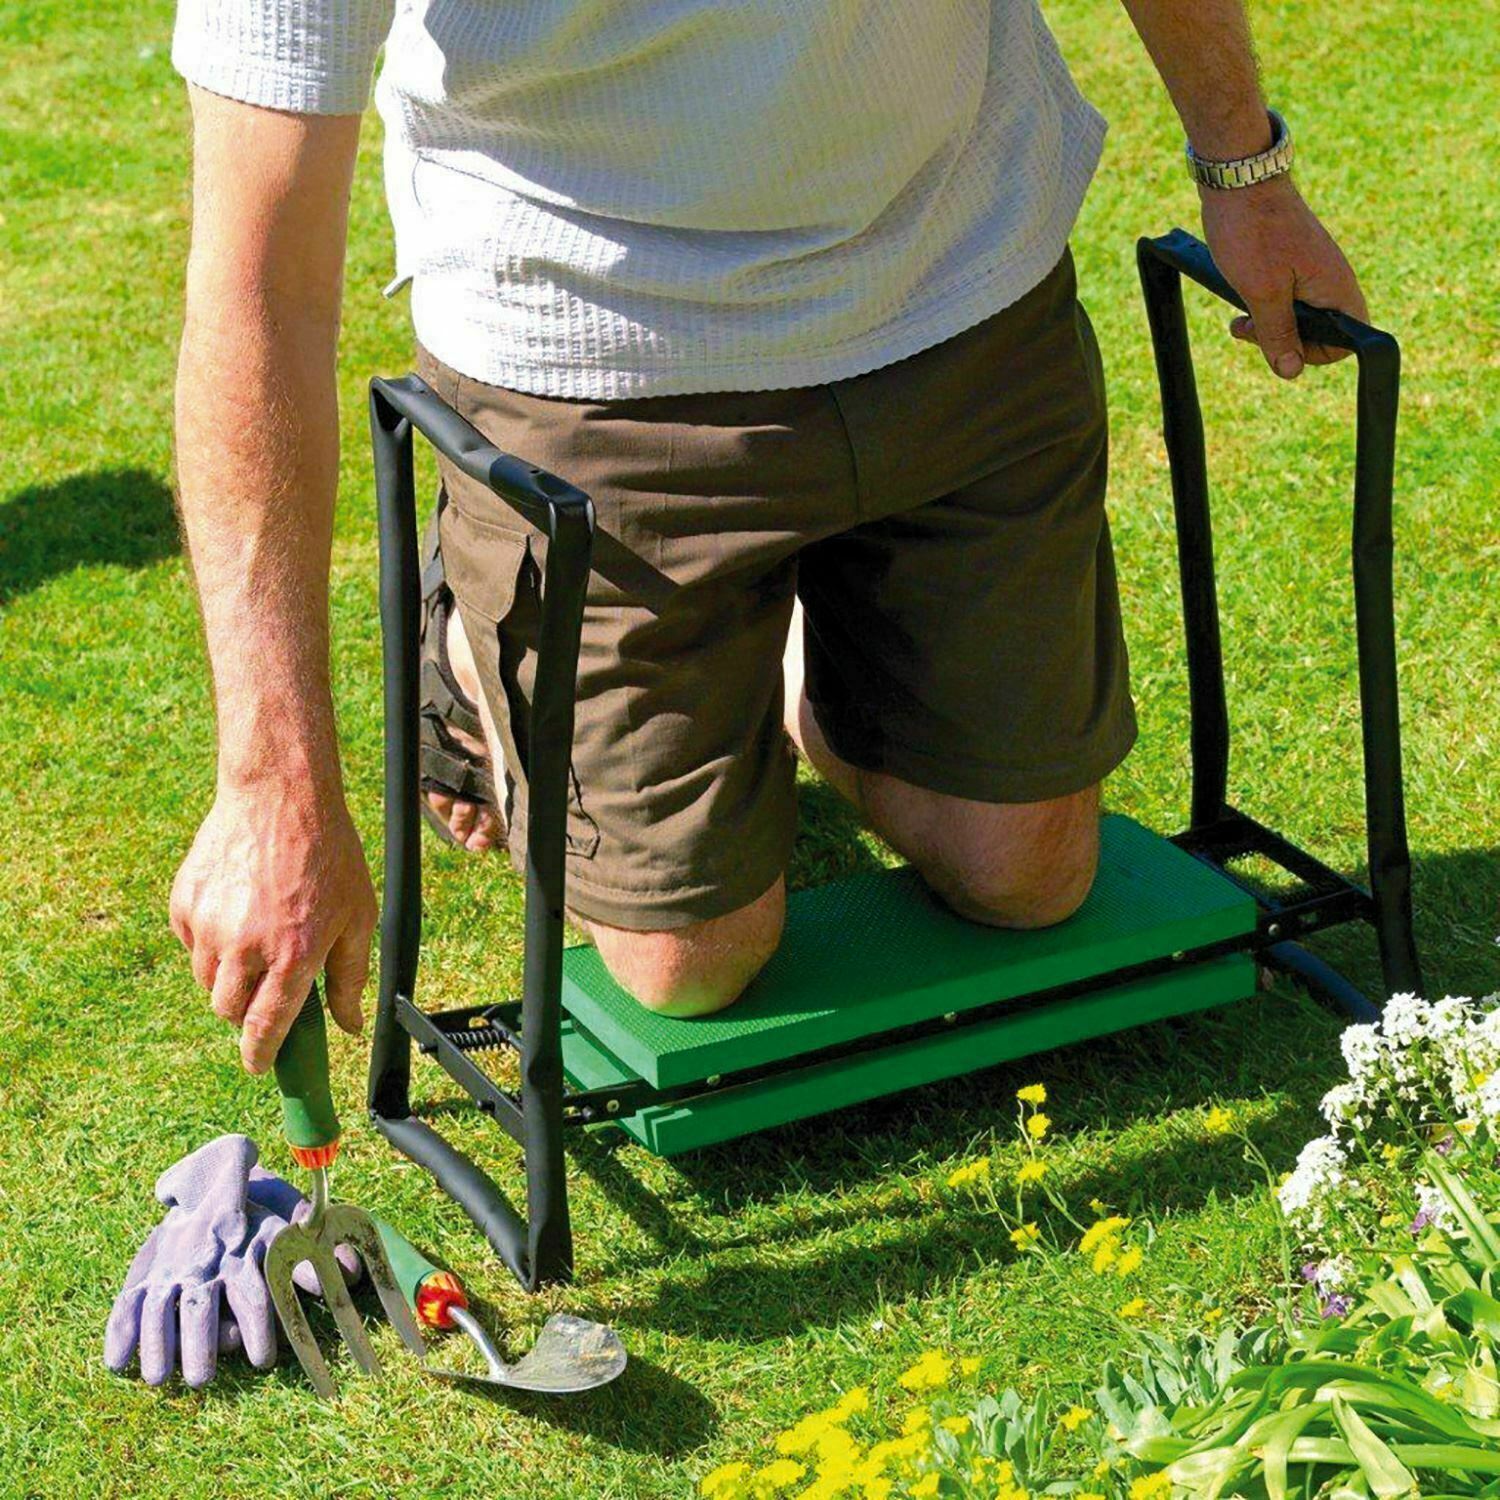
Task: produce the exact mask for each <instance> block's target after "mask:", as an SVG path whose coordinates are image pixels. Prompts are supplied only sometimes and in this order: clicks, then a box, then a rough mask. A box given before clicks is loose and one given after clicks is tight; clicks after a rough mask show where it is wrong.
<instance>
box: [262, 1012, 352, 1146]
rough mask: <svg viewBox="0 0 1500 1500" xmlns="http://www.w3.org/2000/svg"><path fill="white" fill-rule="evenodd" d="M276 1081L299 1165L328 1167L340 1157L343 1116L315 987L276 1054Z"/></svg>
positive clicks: (285, 1121)
mask: <svg viewBox="0 0 1500 1500" xmlns="http://www.w3.org/2000/svg"><path fill="white" fill-rule="evenodd" d="M276 1082H277V1085H278V1086H279V1087H280V1089H281V1122H282V1128H283V1129H284V1130H285V1132H286V1138H287V1144H288V1145H289V1146H291V1148H292V1155H293V1156H294V1157H296V1159H297V1164H298V1166H301V1167H305V1168H308V1169H309V1170H311V1169H313V1168H316V1167H326V1166H328V1165H329V1164H330V1163H331V1162H332V1161H333V1159H334V1157H335V1156H337V1155H338V1149H339V1117H338V1113H337V1111H335V1109H334V1107H333V1093H332V1091H331V1090H330V1088H329V1086H328V1025H327V1022H325V1021H324V1019H323V1002H322V1000H321V999H320V998H319V997H318V987H317V985H316V984H315V985H313V987H312V988H311V989H310V990H309V991H308V992H307V999H306V1000H304V1001H303V1002H302V1009H301V1010H299V1011H298V1012H297V1019H296V1020H295V1021H293V1022H292V1029H291V1030H290V1031H288V1032H287V1034H286V1039H285V1040H284V1041H283V1042H282V1044H281V1051H280V1052H278V1053H277V1054H276Z"/></svg>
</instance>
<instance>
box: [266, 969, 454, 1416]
mask: <svg viewBox="0 0 1500 1500" xmlns="http://www.w3.org/2000/svg"><path fill="white" fill-rule="evenodd" d="M276 1082H277V1084H278V1086H279V1087H280V1089H281V1112H282V1122H283V1126H284V1128H285V1131H286V1138H287V1144H288V1145H289V1146H290V1147H291V1150H292V1156H293V1157H294V1158H295V1159H296V1162H297V1165H298V1166H299V1167H304V1168H306V1169H307V1170H308V1171H309V1172H311V1173H312V1191H311V1193H310V1194H309V1195H308V1196H309V1197H310V1198H311V1200H312V1212H311V1213H310V1214H309V1215H308V1217H307V1219H306V1220H305V1221H304V1222H303V1223H301V1224H292V1225H289V1226H288V1227H287V1228H285V1229H283V1230H282V1231H281V1233H280V1234H278V1235H277V1236H276V1238H275V1239H274V1240H273V1241H272V1242H271V1248H270V1250H269V1251H268V1252H267V1254H266V1284H267V1286H268V1287H269V1288H270V1292H271V1300H272V1301H273V1302H274V1303H275V1305H276V1312H277V1314H278V1316H279V1317H280V1319H281V1326H282V1328H283V1329H284V1330H285V1331H286V1337H287V1342H288V1343H289V1344H290V1345H291V1346H292V1350H293V1352H294V1353H295V1354H296V1356H297V1359H298V1362H299V1363H300V1364H301V1366H302V1368H303V1369H304V1370H305V1371H306V1372H307V1378H308V1379H309V1380H310V1381H311V1382H312V1385H313V1389H314V1390H316V1391H317V1393H318V1394H319V1395H320V1396H324V1397H332V1396H333V1395H334V1394H335V1391H334V1384H333V1377H332V1376H331V1375H330V1374H329V1372H328V1365H327V1363H326V1362H325V1361H324V1359H323V1355H322V1353H321V1351H320V1350H319V1349H318V1341H317V1339H316V1338H315V1337H314V1335H313V1331H312V1325H311V1324H310V1323H309V1322H308V1320H307V1314H306V1312H305V1311H304V1310H303V1307H302V1303H301V1302H300V1301H299V1300H298V1297H297V1288H296V1286H295V1285H294V1284H293V1282H292V1272H293V1271H294V1270H295V1269H296V1268H297V1266H298V1265H299V1264H300V1263H301V1262H303V1261H307V1262H309V1263H310V1264H311V1265H312V1268H313V1270H314V1271H316V1272H317V1274H318V1284H319V1285H320V1287H321V1288H322V1291H323V1301H324V1303H325V1304H326V1305H327V1307H328V1311H329V1312H330V1313H331V1314H332V1315H333V1321H334V1323H335V1324H336V1325H337V1326H338V1330H339V1333H340V1334H341V1335H342V1337H343V1340H344V1342H345V1344H347V1345H348V1346H349V1352H350V1353H351V1354H352V1355H353V1356H354V1362H355V1363H356V1364H357V1365H358V1366H359V1367H360V1369H362V1370H363V1371H364V1372H365V1374H367V1375H370V1376H374V1377H376V1378H379V1375H380V1361H379V1359H378V1358H377V1357H376V1354H375V1351H374V1349H373V1348H372V1347H371V1346H370V1340H369V1338H368V1336H367V1335H366V1333H365V1329H364V1324H363V1323H362V1322H361V1321H360V1316H359V1311H358V1309H357V1308H356V1307H355V1305H354V1299H353V1298H352V1297H350V1295H349V1289H348V1287H347V1286H346V1285H345V1284H344V1275H343V1272H342V1271H341V1270H340V1269H339V1263H338V1261H337V1260H336V1259H335V1258H334V1253H333V1252H334V1249H335V1247H336V1246H338V1245H348V1246H349V1247H350V1248H351V1249H352V1250H355V1251H357V1252H358V1254H359V1255H360V1257H361V1258H362V1259H363V1261H364V1264H365V1269H366V1271H367V1272H368V1273H369V1276H370V1281H371V1284H372V1285H373V1286H374V1288H375V1290H376V1292H377V1294H378V1295H379V1297H380V1305H381V1307H382V1308H383V1309H384V1310H385V1315H386V1317H387V1318H389V1319H390V1320H391V1322H392V1323H393V1324H394V1325H395V1327H396V1331H397V1332H398V1333H399V1334H400V1335H401V1337H402V1338H403V1339H404V1340H405V1342H406V1346H407V1348H409V1349H410V1350H411V1351H412V1353H413V1354H416V1355H417V1356H419V1357H420V1356H421V1355H422V1354H423V1353H424V1352H425V1345H424V1344H423V1341H422V1335H421V1332H420V1331H419V1329H418V1328H417V1324H416V1320H415V1319H414V1318H413V1317H412V1315H411V1311H410V1310H409V1308H408V1307H407V1305H406V1300H405V1299H404V1298H403V1297H402V1295H401V1290H400V1288H399V1287H398V1286H397V1285H396V1278H395V1275H394V1274H393V1272H392V1271H391V1263H390V1261H389V1259H387V1257H386V1253H385V1248H384V1246H382V1244H381V1242H380V1235H379V1233H378V1231H377V1230H376V1228H375V1223H374V1220H372V1219H371V1218H370V1216H369V1214H367V1213H365V1212H364V1210H363V1209H359V1208H354V1207H352V1206H350V1205H349V1204H346V1203H330V1202H329V1200H328V1169H329V1167H330V1166H332V1165H333V1160H334V1158H335V1157H336V1156H337V1155H338V1149H339V1119H338V1115H337V1113H336V1112H335V1110H334V1107H333V1095H332V1092H331V1090H330V1088H329V1082H328V1032H327V1027H326V1024H325V1022H324V1020H323V1005H322V1002H321V1000H320V999H319V998H318V990H317V986H316V985H314V986H313V988H312V990H311V991H310V993H309V994H308V997H307V999H306V1000H305V1001H304V1002H303V1005H302V1009H301V1010H300V1011H299V1012H298V1014H297V1019H296V1020H295V1021H294V1022H293V1023H292V1029H291V1030H290V1031H289V1032H288V1033H287V1037H286V1040H285V1041H284V1042H283V1043H282V1044H281V1051H280V1052H279V1053H277V1055H276Z"/></svg>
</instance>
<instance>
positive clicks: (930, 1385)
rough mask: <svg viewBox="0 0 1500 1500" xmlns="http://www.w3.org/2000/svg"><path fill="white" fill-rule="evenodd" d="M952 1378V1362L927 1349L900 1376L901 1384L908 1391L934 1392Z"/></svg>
mask: <svg viewBox="0 0 1500 1500" xmlns="http://www.w3.org/2000/svg"><path fill="white" fill-rule="evenodd" d="M952 1378H953V1361H952V1360H951V1359H949V1358H948V1356H947V1355H946V1354H943V1353H940V1352H939V1351H938V1350H936V1349H929V1350H928V1351H927V1353H926V1354H924V1355H923V1356H922V1357H921V1359H919V1360H918V1361H917V1362H916V1364H914V1365H912V1366H911V1368H910V1369H908V1370H905V1371H903V1372H902V1374H901V1384H902V1385H903V1386H905V1387H906V1389H907V1390H909V1391H935V1390H937V1389H938V1387H939V1386H944V1385H947V1384H948V1382H949V1381H950V1380H951V1379H952Z"/></svg>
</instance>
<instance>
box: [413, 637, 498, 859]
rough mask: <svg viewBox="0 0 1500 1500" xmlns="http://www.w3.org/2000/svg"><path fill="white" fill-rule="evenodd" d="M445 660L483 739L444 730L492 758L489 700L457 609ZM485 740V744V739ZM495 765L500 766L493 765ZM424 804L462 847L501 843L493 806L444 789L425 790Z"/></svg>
mask: <svg viewBox="0 0 1500 1500" xmlns="http://www.w3.org/2000/svg"><path fill="white" fill-rule="evenodd" d="M448 663H449V665H450V666H451V667H452V669H453V675H454V677H455V678H456V679H457V681H458V685H459V686H460V687H461V688H462V689H463V690H464V692H465V693H466V694H468V696H469V697H470V698H471V699H473V701H474V702H475V703H477V704H478V705H479V719H480V722H481V723H482V724H483V726H484V733H485V739H484V740H480V739H476V738H475V737H474V736H473V735H471V734H465V733H464V731H463V730H461V729H459V728H457V727H456V726H455V725H453V724H449V725H448V726H447V727H448V733H449V734H451V735H452V736H453V739H454V741H455V742H456V743H457V744H460V745H462V746H463V747H464V749H465V750H467V751H468V752H469V753H470V754H472V755H474V756H475V757H477V758H478V759H480V760H484V761H491V760H492V759H493V757H492V754H491V750H490V746H492V745H496V744H498V743H499V737H498V736H497V735H496V733H495V725H494V722H493V721H492V720H491V718H490V709H489V704H488V703H486V702H485V698H484V693H483V692H482V691H481V690H480V686H479V669H478V668H477V667H476V666H475V665H474V653H473V652H472V651H471V650H470V649H469V640H468V637H467V636H466V635H465V634H464V627H463V624H462V622H461V621H460V620H459V617H458V611H457V610H456V609H454V610H451V611H450V612H449V615H448ZM486 740H487V741H488V742H489V743H488V744H486V743H485V741H486ZM497 769H500V768H499V767H497ZM503 783H504V777H503V772H502V774H499V775H496V777H495V784H496V786H501V785H503ZM424 795H425V796H426V798H427V802H428V805H429V806H430V807H431V808H432V810H433V811H434V812H435V813H436V814H437V815H438V816H439V817H440V818H441V819H442V820H443V821H444V822H445V823H446V824H447V825H448V829H449V831H450V832H451V833H452V835H453V837H454V838H455V839H457V840H458V842H459V843H460V844H461V845H462V846H463V847H464V848H465V849H469V850H472V851H473V852H474V853H476V854H478V853H481V852H483V851H484V850H487V849H498V848H499V847H500V846H501V845H503V844H504V843H505V819H504V818H503V817H502V816H501V815H500V810H499V809H498V808H495V807H481V806H478V805H476V804H475V803H473V802H462V801H459V800H458V799H457V798H455V797H450V796H448V795H447V793H446V792H426V793H424Z"/></svg>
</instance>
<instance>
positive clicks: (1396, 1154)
mask: <svg viewBox="0 0 1500 1500" xmlns="http://www.w3.org/2000/svg"><path fill="white" fill-rule="evenodd" d="M1380 1154H1381V1156H1382V1157H1384V1158H1385V1163H1386V1165H1387V1166H1390V1164H1391V1163H1392V1162H1398V1161H1400V1160H1401V1148H1400V1147H1399V1146H1394V1145H1392V1144H1391V1143H1390V1142H1389V1141H1387V1142H1386V1143H1385V1145H1383V1146H1382V1147H1381V1148H1380Z"/></svg>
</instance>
